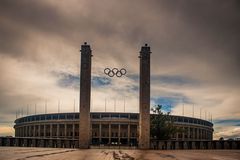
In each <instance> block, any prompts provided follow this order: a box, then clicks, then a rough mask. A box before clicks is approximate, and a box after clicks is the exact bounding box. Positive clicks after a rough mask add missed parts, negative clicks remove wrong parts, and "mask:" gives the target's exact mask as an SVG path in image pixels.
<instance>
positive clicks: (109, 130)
mask: <svg viewBox="0 0 240 160" xmlns="http://www.w3.org/2000/svg"><path fill="white" fill-rule="evenodd" d="M108 134H109V135H108V137H109V139H108V143H109V144H111V136H112V135H111V123H109V126H108Z"/></svg>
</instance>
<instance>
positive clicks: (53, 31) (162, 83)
mask: <svg viewBox="0 0 240 160" xmlns="http://www.w3.org/2000/svg"><path fill="white" fill-rule="evenodd" d="M239 28H240V3H239V1H238V0H228V1H226V0H211V1H200V0H199V1H189V0H178V1H174V0H149V1H145V0H132V1H129V0H122V1H121V2H119V1H114V0H113V1H109V0H102V1H87V0H81V1H71V0H69V1H68V2H64V1H57V0H56V1H47V0H42V1H34V0H21V1H15V0H1V1H0V56H3V55H4V56H5V57H8V58H10V59H14V60H16V59H20V61H16V62H15V61H14V62H12V61H11V60H9V59H7V58H5V59H0V61H2V62H3V61H5V60H9V64H8V63H5V65H2V63H0V64H1V69H0V71H1V73H0V74H1V79H0V80H1V85H0V110H1V113H6V115H11V116H8V117H11V118H13V117H14V116H15V110H16V108H17V106H19V105H20V106H22V105H24V106H25V105H26V104H27V103H34V102H35V101H39V100H43V99H44V98H43V97H44V96H46V95H47V94H49V95H48V97H49V98H55V99H56V98H57V97H58V95H57V94H60V92H59V90H58V89H59V88H58V87H60V89H61V91H62V90H63V89H66V92H67V93H70V88H74V89H78V88H79V76H78V75H77V74H78V72H79V71H78V70H77V69H76V68H77V67H78V65H79V64H78V63H79V57H78V56H79V48H80V44H81V43H82V42H84V41H87V42H89V43H90V44H91V47H92V50H93V55H94V57H93V62H94V63H93V65H94V66H93V72H94V74H96V75H94V76H93V79H92V83H93V89H99V88H101V87H106V88H107V87H109V88H108V89H109V91H111V94H113V95H114V94H116V95H121V94H122V95H123V96H124V93H123V92H127V93H133V95H134V96H136V95H138V91H139V75H138V69H139V63H138V59H137V56H138V54H139V53H138V52H139V49H140V47H141V45H143V44H144V43H149V44H150V46H151V49H152V52H153V53H152V59H151V60H152V63H151V64H152V74H151V75H152V77H151V80H152V100H153V101H154V102H156V103H160V104H161V103H162V104H164V105H165V106H167V108H166V110H168V107H169V106H168V104H169V103H171V104H172V105H173V106H174V105H175V106H177V105H179V103H180V102H179V99H183V101H184V103H189V104H190V103H194V100H196V99H199V100H198V101H202V102H199V103H203V104H207V106H217V107H216V108H215V109H216V110H218V111H220V110H221V114H225V113H226V111H225V109H224V106H228V110H230V108H231V113H233V112H234V113H235V116H237V115H238V113H239V112H238V110H237V108H236V107H235V108H234V107H230V106H234V104H235V105H236V106H237V104H239V103H238V96H237V95H238V94H239V93H238V92H239V91H238V90H237V89H238V88H239V83H240V72H239V66H240V54H239V50H240V46H239V44H238V43H239V42H240V30H239ZM100 59H101V60H102V59H103V60H102V61H100ZM29 61H30V62H31V63H34V64H35V68H31V67H25V68H24V67H23V68H21V69H19V70H18V72H21V71H23V70H24V71H26V70H27V69H29V70H31V71H33V70H34V71H35V70H36V73H34V76H38V75H39V74H40V75H41V74H43V73H45V72H49V73H46V75H47V76H43V77H44V78H42V77H39V82H38V83H36V84H34V83H33V84H32V85H33V86H32V85H29V86H28V87H26V88H28V89H29V90H31V89H32V90H33V91H32V92H39V93H34V94H33V95H31V94H30V93H31V91H28V92H27V93H28V94H27V93H24V92H23V93H21V92H20V91H19V90H18V89H16V88H14V87H15V86H13V85H12V84H15V83H8V81H9V82H10V81H13V82H15V81H16V83H19V82H18V80H19V79H20V78H22V79H24V78H26V77H28V76H25V75H24V74H23V75H22V77H21V76H19V77H18V78H16V79H15V77H14V78H12V79H9V80H7V78H6V79H4V78H3V77H8V75H10V74H13V73H15V72H13V73H11V70H14V69H15V70H16V68H18V67H12V66H14V65H16V66H17V65H18V64H19V63H21V65H20V66H27V65H26V63H27V62H29ZM10 62H11V63H10ZM11 65H12V66H11ZM106 65H107V66H113V67H115V66H117V67H118V66H120V67H126V68H127V70H128V74H127V77H125V78H126V79H125V80H126V83H125V84H124V86H120V85H118V84H117V85H116V84H115V83H116V82H115V81H116V80H114V79H111V80H110V79H108V78H104V77H102V76H101V74H99V72H98V69H99V68H101V67H103V66H106ZM72 66H74V67H72ZM76 66H77V67H76ZM46 68H47V69H46ZM73 68H74V69H75V70H74V69H73ZM53 70H54V71H55V73H53V72H52V71H53ZM62 70H63V71H62ZM65 70H67V71H66V72H65ZM69 70H70V71H69ZM68 71H69V72H68ZM23 73H27V74H31V72H23ZM48 74H49V75H48ZM34 76H29V79H28V78H26V79H27V80H25V79H24V80H22V81H20V82H22V83H19V84H20V85H24V83H31V79H34ZM9 77H13V76H9ZM46 77H48V78H49V79H51V80H49V79H48V78H46ZM41 78H42V79H41ZM52 78H53V79H54V80H55V81H54V80H53V81H54V82H52ZM48 80H49V81H48ZM33 81H37V80H36V79H34V80H33ZM41 81H43V83H41ZM119 83H122V82H120V81H119ZM34 85H38V86H37V87H38V89H36V90H34V89H33V88H35V86H34ZM45 85H48V86H47V87H50V88H51V87H53V88H51V89H52V90H54V91H52V92H51V91H50V89H49V90H47V89H46V90H47V91H45V90H44V89H43V90H42V91H39V90H41V89H42V88H44V87H43V86H45ZM51 85H56V86H51ZM23 88H24V86H22V87H21V89H22V90H24V89H23ZM14 91H15V92H16V93H13V92H14ZM113 92H114V93H113ZM61 93H62V92H61ZM41 94H43V95H41ZM60 96H62V95H61V94H60ZM98 96H99V95H98ZM131 96H132V95H131ZM65 98H66V97H65ZM203 104H202V105H203ZM219 106H221V107H219ZM229 113H230V111H229ZM224 116H225V115H224ZM0 119H5V121H9V118H7V120H6V117H5V118H4V117H1V118H0Z"/></svg>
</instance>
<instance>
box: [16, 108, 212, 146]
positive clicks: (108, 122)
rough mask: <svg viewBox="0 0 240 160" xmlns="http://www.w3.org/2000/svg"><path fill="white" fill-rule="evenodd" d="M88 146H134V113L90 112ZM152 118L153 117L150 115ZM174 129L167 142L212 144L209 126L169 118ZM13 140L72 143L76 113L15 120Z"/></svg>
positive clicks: (136, 119) (76, 129) (136, 117)
mask: <svg viewBox="0 0 240 160" xmlns="http://www.w3.org/2000/svg"><path fill="white" fill-rule="evenodd" d="M90 116H91V133H90V134H91V137H92V142H91V143H92V145H97V144H103V145H104V144H111V145H114V144H115V145H131V146H134V145H137V143H138V128H139V127H138V125H139V114H138V113H116V112H92V113H91V115H90ZM151 116H154V115H151ZM171 118H172V119H173V121H174V125H175V126H177V127H180V128H183V129H184V130H185V132H184V133H177V134H175V135H172V137H171V140H183V141H190V140H212V138H213V124H212V123H211V122H209V121H206V120H202V119H198V118H192V117H185V116H175V115H171ZM14 128H15V137H30V138H31V137H37V138H57V139H62V140H66V139H72V140H74V139H76V140H78V138H79V137H78V136H79V113H53V114H39V115H30V116H26V117H21V118H18V119H16V120H15V125H14Z"/></svg>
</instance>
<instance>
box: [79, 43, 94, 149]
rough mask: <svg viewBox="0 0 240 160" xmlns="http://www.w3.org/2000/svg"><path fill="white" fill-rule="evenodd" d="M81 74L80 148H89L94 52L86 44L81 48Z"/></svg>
mask: <svg viewBox="0 0 240 160" xmlns="http://www.w3.org/2000/svg"><path fill="white" fill-rule="evenodd" d="M80 51H81V73H80V118H79V120H80V122H79V148H89V144H90V142H91V134H90V132H91V128H90V126H91V124H90V101H91V61H92V60H91V59H92V58H91V57H92V50H91V47H90V45H88V44H87V43H86V42H85V43H84V45H82V46H81V50H80Z"/></svg>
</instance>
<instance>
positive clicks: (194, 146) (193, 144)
mask: <svg viewBox="0 0 240 160" xmlns="http://www.w3.org/2000/svg"><path fill="white" fill-rule="evenodd" d="M191 148H192V149H196V143H195V141H192V147H191Z"/></svg>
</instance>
